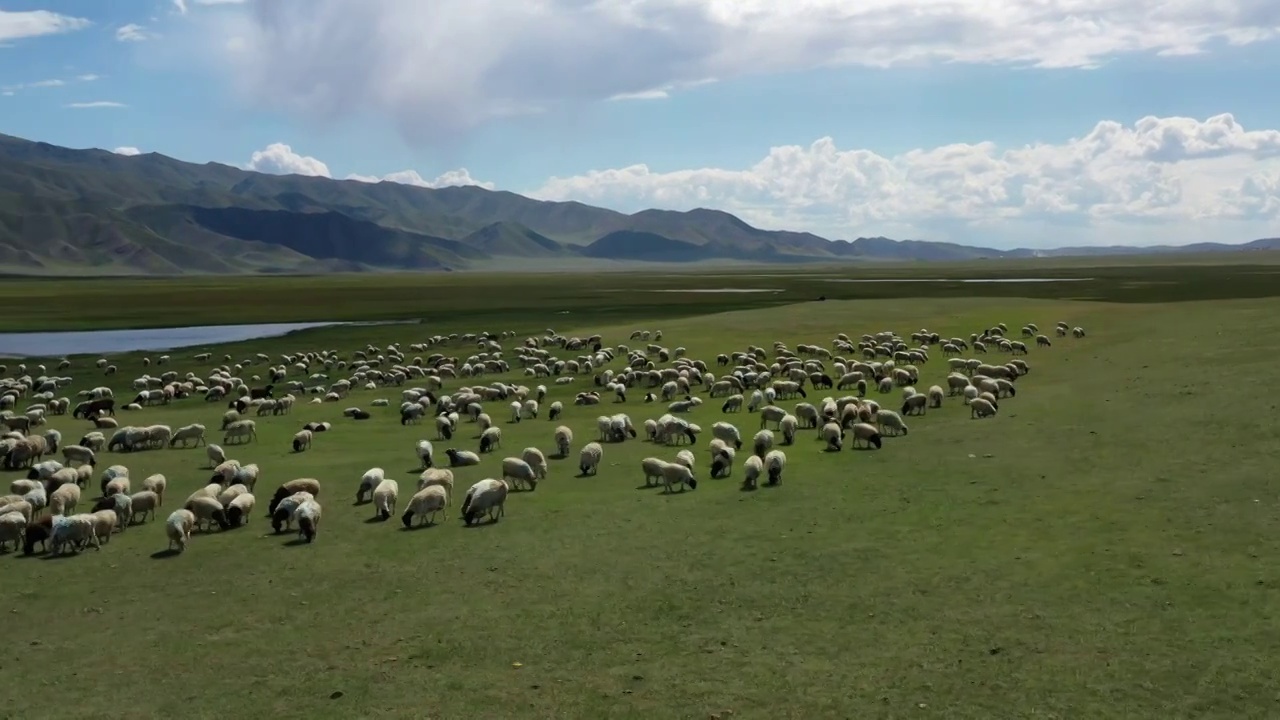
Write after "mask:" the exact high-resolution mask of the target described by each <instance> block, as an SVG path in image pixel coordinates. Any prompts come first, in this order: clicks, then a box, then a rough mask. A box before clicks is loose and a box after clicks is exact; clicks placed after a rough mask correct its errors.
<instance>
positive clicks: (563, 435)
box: [555, 425, 573, 458]
mask: <svg viewBox="0 0 1280 720" xmlns="http://www.w3.org/2000/svg"><path fill="white" fill-rule="evenodd" d="M555 442H556V456H557V457H561V458H567V457H569V446H570V445H571V444H572V443H573V431H572V430H570V429H569V428H568V427H566V426H564V425H561V426H559V427H557V428H556V432H555Z"/></svg>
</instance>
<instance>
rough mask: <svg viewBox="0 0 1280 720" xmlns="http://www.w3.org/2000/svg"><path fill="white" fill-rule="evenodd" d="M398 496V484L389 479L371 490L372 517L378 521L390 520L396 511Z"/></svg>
mask: <svg viewBox="0 0 1280 720" xmlns="http://www.w3.org/2000/svg"><path fill="white" fill-rule="evenodd" d="M399 495H400V484H399V483H397V482H396V481H395V480H392V479H391V478H387V479H385V480H383V481H382V482H380V483H378V487H376V488H374V489H373V516H374V517H376V518H378V519H379V520H390V519H391V516H392V515H393V514H394V513H395V511H396V499H397V498H398V497H399Z"/></svg>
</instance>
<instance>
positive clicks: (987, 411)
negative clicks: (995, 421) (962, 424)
mask: <svg viewBox="0 0 1280 720" xmlns="http://www.w3.org/2000/svg"><path fill="white" fill-rule="evenodd" d="M996 410H997V408H996V405H995V403H992V402H991V401H989V400H986V399H983V398H976V399H974V400H973V401H971V402H970V403H969V418H970V419H974V418H988V417H995V415H996Z"/></svg>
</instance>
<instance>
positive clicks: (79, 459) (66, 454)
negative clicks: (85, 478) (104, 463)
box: [62, 445, 98, 467]
mask: <svg viewBox="0 0 1280 720" xmlns="http://www.w3.org/2000/svg"><path fill="white" fill-rule="evenodd" d="M62 458H63V459H64V460H66V461H67V465H68V466H75V465H76V464H80V465H89V466H91V467H92V466H96V465H97V464H98V458H97V456H96V455H95V454H94V452H93V450H91V449H89V448H87V447H85V446H83V445H67V446H65V447H63V448H62Z"/></svg>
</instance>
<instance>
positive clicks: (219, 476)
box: [209, 459, 240, 484]
mask: <svg viewBox="0 0 1280 720" xmlns="http://www.w3.org/2000/svg"><path fill="white" fill-rule="evenodd" d="M239 467H240V461H239V460H235V459H232V460H227V461H225V462H222V463H219V464H218V466H217V467H215V468H214V469H213V477H211V478H209V482H215V483H222V484H226V483H229V482H231V478H233V477H235V475H236V470H237V469H238V468H239Z"/></svg>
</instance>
